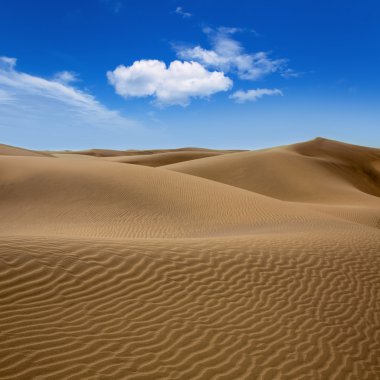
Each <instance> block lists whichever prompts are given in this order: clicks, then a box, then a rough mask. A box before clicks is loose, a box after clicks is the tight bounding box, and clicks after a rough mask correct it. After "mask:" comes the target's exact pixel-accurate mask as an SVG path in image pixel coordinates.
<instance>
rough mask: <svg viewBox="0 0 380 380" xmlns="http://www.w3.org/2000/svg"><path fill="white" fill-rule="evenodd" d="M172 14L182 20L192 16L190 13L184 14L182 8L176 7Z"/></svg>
mask: <svg viewBox="0 0 380 380" xmlns="http://www.w3.org/2000/svg"><path fill="white" fill-rule="evenodd" d="M174 13H176V14H177V15H180V16H181V17H183V18H190V17H191V16H192V14H191V13H189V12H185V11H184V10H183V8H182V7H177V8H176V10H175V11H174Z"/></svg>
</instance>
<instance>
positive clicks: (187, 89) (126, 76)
mask: <svg viewBox="0 0 380 380" xmlns="http://www.w3.org/2000/svg"><path fill="white" fill-rule="evenodd" d="M107 77H108V80H109V82H110V84H112V85H113V86H114V87H115V90H116V93H117V94H119V95H121V96H123V97H125V98H128V97H147V96H152V97H154V99H155V102H154V103H155V104H156V105H159V106H169V105H181V106H187V105H188V104H189V103H190V99H191V98H197V97H198V98H202V97H208V96H210V95H212V94H215V93H217V92H220V91H226V90H229V89H230V88H231V87H232V80H231V79H230V78H228V77H226V76H225V75H224V73H222V72H218V71H208V70H207V69H205V68H204V67H203V66H202V65H201V64H199V63H197V62H182V61H173V62H171V63H170V64H169V66H168V67H167V66H166V64H165V63H164V62H162V61H158V60H140V61H135V62H134V63H133V64H132V65H131V66H124V65H120V66H118V67H117V68H116V69H115V70H113V71H109V72H108V73H107Z"/></svg>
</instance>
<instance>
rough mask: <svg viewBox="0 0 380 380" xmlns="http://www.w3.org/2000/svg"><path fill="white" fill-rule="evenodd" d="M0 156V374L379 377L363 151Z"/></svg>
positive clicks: (318, 145)
mask: <svg viewBox="0 0 380 380" xmlns="http://www.w3.org/2000/svg"><path fill="white" fill-rule="evenodd" d="M0 149H1V152H2V155H1V156H0V173H1V176H0V335H1V340H0V378H1V379H152V380H155V379H205V380H206V379H207V380H208V379H247V380H248V379H249V380H251V379H268V380H269V379H270V380H271V379H310V380H311V379H323V380H324V379H342V380H343V379H344V380H346V379H348V380H357V379H378V378H380V317H379V315H380V314H379V305H378V302H379V299H380V276H379V273H380V199H379V196H380V150H379V149H373V148H366V147H358V146H352V145H348V144H344V143H340V142H336V141H330V140H325V139H316V140H313V141H310V142H306V143H300V144H295V145H289V146H283V147H278V148H272V149H265V150H261V151H249V152H234V151H211V150H202V149H195V148H184V149H182V150H181V149H178V150H166V151H143V152H144V153H141V151H140V153H136V151H134V152H133V151H129V152H128V151H127V152H128V153H127V154H126V151H119V152H120V154H119V153H117V152H116V153H115V151H108V150H90V151H88V152H87V153H83V152H82V153H81V152H66V153H64V152H50V153H49V154H50V156H47V154H43V153H42V154H39V152H32V153H35V154H30V155H29V154H26V153H27V152H29V151H27V150H23V149H19V148H13V147H8V146H2V145H1V146H0ZM24 151H25V152H26V153H25V154H21V153H22V152H24ZM18 152H19V154H16V153H18ZM129 153H132V154H129ZM20 156H23V157H20ZM173 162H175V164H171V165H166V166H162V165H165V164H168V163H173ZM132 163H133V164H132ZM149 166H155V167H149Z"/></svg>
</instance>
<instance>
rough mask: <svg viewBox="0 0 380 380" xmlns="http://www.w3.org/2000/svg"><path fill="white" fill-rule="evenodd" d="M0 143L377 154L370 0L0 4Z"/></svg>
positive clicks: (379, 37)
mask: <svg viewBox="0 0 380 380" xmlns="http://www.w3.org/2000/svg"><path fill="white" fill-rule="evenodd" d="M0 8H1V11H0V57H1V58H0V142H2V143H6V144H11V145H18V146H25V147H29V148H34V149H81V148H89V147H108V148H115V149H130V148H164V147H168V148H169V147H181V146H203V147H212V148H241V149H255V148H261V147H266V146H273V145H281V144H288V143H292V142H297V141H301V140H308V139H311V138H314V137H316V136H323V137H327V138H332V139H338V140H343V141H347V142H352V143H356V144H363V145H371V146H380V96H379V85H380V42H379V41H380V23H379V21H378V20H379V19H380V4H379V3H378V2H377V1H375V0H362V1H359V0H344V1H343V0H329V1H327V0H320V1H316V0H289V1H283V0H266V1H264V0H260V1H256V0H252V1H246V0H233V1H232V0H218V1H216V0H203V1H198V0H191V1H190V0H182V1H177V0H166V1H165V0H162V1H153V0H75V1H74V0H65V1H51V0H50V1H47V0H2V1H1V3H0Z"/></svg>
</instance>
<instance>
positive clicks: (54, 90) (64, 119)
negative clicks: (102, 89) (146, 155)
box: [0, 57, 138, 128]
mask: <svg viewBox="0 0 380 380" xmlns="http://www.w3.org/2000/svg"><path fill="white" fill-rule="evenodd" d="M66 73H68V72H66ZM62 76H63V77H66V81H59V80H58V79H52V80H49V79H45V78H42V77H39V76H35V75H30V74H27V73H24V72H21V71H17V70H16V59H15V58H9V57H0V123H3V124H5V123H6V124H7V125H10V124H17V123H18V122H19V123H26V120H28V123H31V122H32V121H33V120H39V121H40V122H41V123H45V124H47V123H49V122H50V121H53V120H54V124H55V125H61V126H62V127H64V126H67V125H77V126H81V125H87V126H98V127H122V128H132V127H136V126H137V125H138V123H137V122H135V121H133V120H130V119H127V118H125V117H123V116H122V115H121V114H120V113H119V112H118V111H114V110H110V109H108V108H107V107H106V106H104V105H103V104H101V103H100V102H99V101H98V100H97V99H96V98H95V97H94V96H93V95H91V94H89V93H87V92H84V91H82V90H79V89H77V88H75V87H73V86H71V85H69V84H68V83H67V82H68V81H69V82H70V81H72V80H73V79H74V78H73V77H70V75H69V76H67V74H64V75H61V77H62ZM61 79H62V78H61ZM5 118H7V119H6V120H5Z"/></svg>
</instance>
